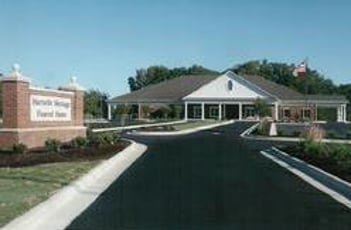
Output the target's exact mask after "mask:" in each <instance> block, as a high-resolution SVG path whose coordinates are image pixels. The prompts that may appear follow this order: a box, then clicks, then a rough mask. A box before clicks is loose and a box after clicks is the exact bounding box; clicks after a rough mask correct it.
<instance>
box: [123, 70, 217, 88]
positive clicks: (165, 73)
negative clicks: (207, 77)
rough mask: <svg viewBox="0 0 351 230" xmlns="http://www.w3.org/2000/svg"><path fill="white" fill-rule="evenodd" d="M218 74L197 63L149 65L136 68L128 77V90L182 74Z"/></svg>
mask: <svg viewBox="0 0 351 230" xmlns="http://www.w3.org/2000/svg"><path fill="white" fill-rule="evenodd" d="M201 74H218V72H216V71H214V70H210V69H206V68H204V67H202V66H199V65H193V66H191V67H189V68H186V67H178V68H173V69H168V68H167V67H165V66H150V67H148V68H147V69H137V70H136V73H135V76H133V77H129V78H128V84H129V88H130V91H135V90H138V89H141V88H143V87H145V86H148V85H153V84H157V83H160V82H162V81H165V80H169V79H173V78H176V77H180V76H183V75H201Z"/></svg>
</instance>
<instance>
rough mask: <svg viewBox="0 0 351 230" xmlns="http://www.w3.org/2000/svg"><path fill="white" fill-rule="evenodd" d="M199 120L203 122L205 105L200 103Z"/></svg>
mask: <svg viewBox="0 0 351 230" xmlns="http://www.w3.org/2000/svg"><path fill="white" fill-rule="evenodd" d="M201 120H205V103H203V102H202V103H201Z"/></svg>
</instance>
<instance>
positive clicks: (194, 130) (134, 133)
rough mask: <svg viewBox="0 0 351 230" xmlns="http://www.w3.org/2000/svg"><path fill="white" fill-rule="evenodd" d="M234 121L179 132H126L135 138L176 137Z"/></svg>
mask: <svg viewBox="0 0 351 230" xmlns="http://www.w3.org/2000/svg"><path fill="white" fill-rule="evenodd" d="M233 123H234V120H230V121H224V122H221V123H218V124H212V125H206V126H200V127H196V128H193V129H186V130H180V131H170V132H142V131H141V132H140V131H135V132H128V133H127V134H128V135H135V136H178V135H185V134H190V133H195V132H198V131H202V130H206V129H212V128H216V127H220V126H223V125H228V124H233Z"/></svg>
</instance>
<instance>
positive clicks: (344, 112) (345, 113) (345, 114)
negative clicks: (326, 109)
mask: <svg viewBox="0 0 351 230" xmlns="http://www.w3.org/2000/svg"><path fill="white" fill-rule="evenodd" d="M343 109H344V111H343V115H344V117H343V121H344V122H346V121H347V110H346V104H344V106H343Z"/></svg>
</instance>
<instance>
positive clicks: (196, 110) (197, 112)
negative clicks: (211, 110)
mask: <svg viewBox="0 0 351 230" xmlns="http://www.w3.org/2000/svg"><path fill="white" fill-rule="evenodd" d="M193 108H194V110H193V113H194V118H201V106H194V107H193Z"/></svg>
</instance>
